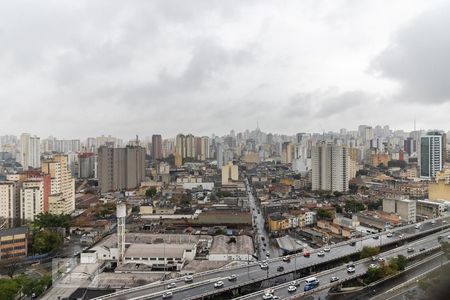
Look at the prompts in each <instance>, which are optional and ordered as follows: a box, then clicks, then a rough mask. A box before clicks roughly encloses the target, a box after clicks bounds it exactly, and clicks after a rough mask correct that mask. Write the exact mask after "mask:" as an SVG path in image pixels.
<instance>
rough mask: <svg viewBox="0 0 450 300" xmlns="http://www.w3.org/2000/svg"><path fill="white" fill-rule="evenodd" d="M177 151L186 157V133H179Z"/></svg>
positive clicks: (176, 142) (182, 156)
mask: <svg viewBox="0 0 450 300" xmlns="http://www.w3.org/2000/svg"><path fill="white" fill-rule="evenodd" d="M175 151H176V153H177V154H178V155H179V156H180V157H181V158H186V136H185V135H184V134H181V133H180V134H177V137H176V139H175Z"/></svg>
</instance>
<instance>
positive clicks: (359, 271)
mask: <svg viewBox="0 0 450 300" xmlns="http://www.w3.org/2000/svg"><path fill="white" fill-rule="evenodd" d="M445 233H446V234H448V233H450V230H446V231H445ZM440 234H441V232H439V233H435V234H432V235H429V236H427V237H425V238H422V239H420V240H418V241H416V242H413V243H409V244H406V245H403V246H401V247H397V248H395V249H393V250H390V251H387V252H383V253H381V254H380V255H378V257H380V258H384V259H385V261H388V260H389V258H392V257H396V256H398V255H404V256H405V257H407V258H408V259H409V260H411V259H413V258H414V257H416V256H419V255H426V254H429V253H431V252H433V251H436V250H437V249H440V248H441V245H440V243H439V241H438V236H439V235H440ZM408 248H412V249H414V252H408V251H407V249H408ZM421 249H424V250H422V251H420V250H421ZM373 263H374V262H373V261H372V260H371V258H366V259H362V260H359V261H357V262H355V263H354V265H355V272H354V273H353V272H352V273H348V272H347V267H346V265H345V264H344V265H342V266H339V267H336V268H333V269H330V270H326V271H323V272H320V273H317V274H313V275H311V276H314V277H316V278H318V279H319V280H320V284H319V286H318V287H316V288H315V289H312V290H310V291H307V292H304V287H305V282H304V281H301V282H300V284H299V285H298V286H297V290H296V291H295V292H289V291H288V290H287V289H288V287H289V286H290V285H292V281H290V282H286V283H283V284H280V285H278V286H276V287H273V288H271V289H273V295H274V296H275V295H276V296H278V297H279V298H280V299H298V298H299V297H302V296H307V295H310V294H314V293H317V292H319V291H321V290H324V289H329V288H332V287H335V286H338V285H340V284H342V283H343V282H345V281H348V280H351V279H354V278H358V277H361V276H363V275H364V274H366V273H367V270H368V268H369V265H370V264H373ZM374 264H376V265H378V263H377V262H375V263H374ZM332 276H336V277H338V278H339V280H338V281H334V282H330V279H331V277H332ZM299 281H300V280H299ZM264 293H265V291H264V290H262V291H258V292H255V293H252V294H248V295H245V296H242V297H239V298H236V300H256V299H262V297H263V295H264Z"/></svg>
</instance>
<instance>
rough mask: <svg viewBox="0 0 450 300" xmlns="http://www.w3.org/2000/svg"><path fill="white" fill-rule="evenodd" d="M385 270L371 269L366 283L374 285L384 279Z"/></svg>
mask: <svg viewBox="0 0 450 300" xmlns="http://www.w3.org/2000/svg"><path fill="white" fill-rule="evenodd" d="M383 276H384V274H383V270H382V269H381V268H369V269H368V270H367V275H366V283H367V284H369V283H372V282H374V281H377V280H379V279H381V278H383Z"/></svg>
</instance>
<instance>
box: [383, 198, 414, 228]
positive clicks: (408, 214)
mask: <svg viewBox="0 0 450 300" xmlns="http://www.w3.org/2000/svg"><path fill="white" fill-rule="evenodd" d="M383 211H384V212H389V213H396V214H398V215H399V216H400V217H401V218H402V220H404V221H406V222H408V223H415V222H416V203H415V201H413V200H408V199H392V198H391V199H389V198H387V199H383Z"/></svg>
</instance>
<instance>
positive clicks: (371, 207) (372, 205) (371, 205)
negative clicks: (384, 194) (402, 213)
mask: <svg viewBox="0 0 450 300" xmlns="http://www.w3.org/2000/svg"><path fill="white" fill-rule="evenodd" d="M382 206H383V199H378V200H377V201H370V202H369V203H368V204H367V209H368V210H377V209H378V208H380V207H382Z"/></svg>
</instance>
